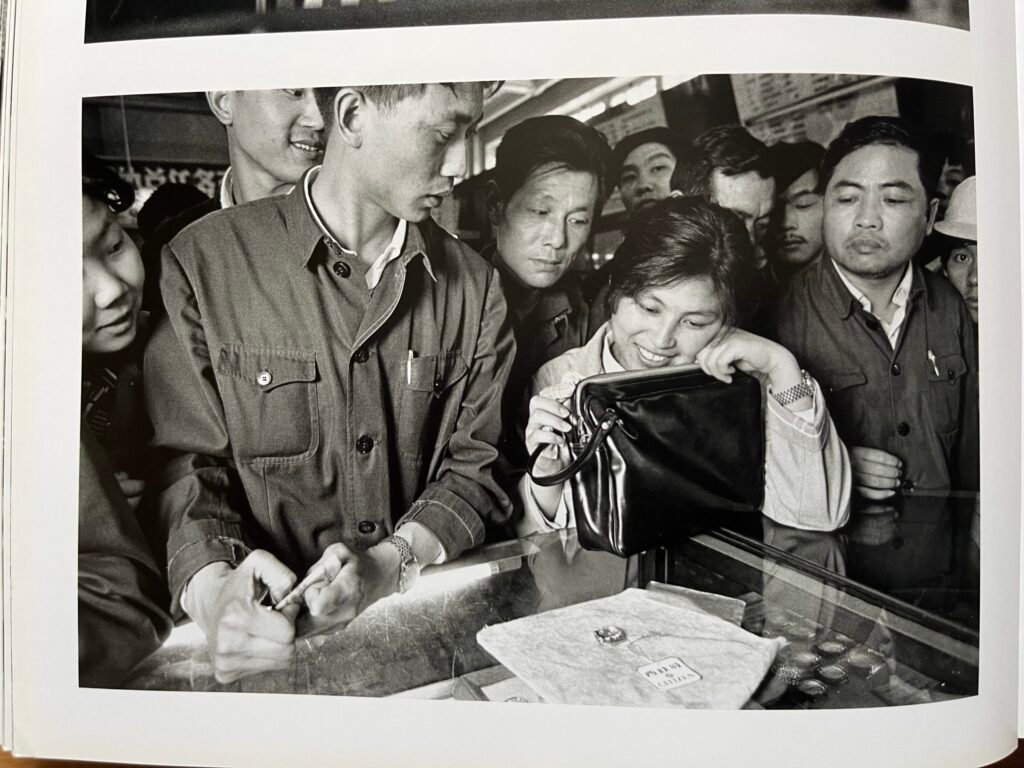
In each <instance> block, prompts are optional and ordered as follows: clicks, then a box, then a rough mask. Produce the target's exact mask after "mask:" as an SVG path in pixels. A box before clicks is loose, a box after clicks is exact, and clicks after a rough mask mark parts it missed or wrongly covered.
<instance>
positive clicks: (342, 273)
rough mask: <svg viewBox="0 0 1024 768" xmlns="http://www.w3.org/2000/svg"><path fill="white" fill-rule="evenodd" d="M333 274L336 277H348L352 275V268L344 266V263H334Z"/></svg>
mask: <svg viewBox="0 0 1024 768" xmlns="http://www.w3.org/2000/svg"><path fill="white" fill-rule="evenodd" d="M333 269H334V274H336V275H337V276H338V277H348V276H349V275H351V274H352V267H350V266H349V265H348V264H346V263H345V262H344V261H336V262H334V267H333Z"/></svg>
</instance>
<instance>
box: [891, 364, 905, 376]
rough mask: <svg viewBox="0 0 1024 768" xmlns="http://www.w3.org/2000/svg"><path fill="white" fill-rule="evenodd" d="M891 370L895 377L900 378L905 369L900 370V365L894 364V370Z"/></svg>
mask: <svg viewBox="0 0 1024 768" xmlns="http://www.w3.org/2000/svg"><path fill="white" fill-rule="evenodd" d="M890 370H892V375H893V376H899V375H900V374H901V373H903V369H902V368H900V364H899V363H893V364H892V368H891V369H890Z"/></svg>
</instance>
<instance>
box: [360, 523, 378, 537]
mask: <svg viewBox="0 0 1024 768" xmlns="http://www.w3.org/2000/svg"><path fill="white" fill-rule="evenodd" d="M376 530H377V524H376V523H375V522H373V521H372V520H362V521H360V523H359V532H360V533H367V534H369V533H373V532H374V531H376Z"/></svg>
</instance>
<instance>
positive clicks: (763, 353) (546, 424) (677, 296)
mask: <svg viewBox="0 0 1024 768" xmlns="http://www.w3.org/2000/svg"><path fill="white" fill-rule="evenodd" d="M609 270H610V272H611V274H610V275H609V293H608V309H609V311H610V314H611V317H610V319H609V321H608V322H607V323H606V324H605V325H603V326H602V327H601V328H599V329H598V330H597V333H596V334H595V335H594V337H593V338H592V339H591V340H590V341H589V342H587V344H586V345H585V346H583V347H579V348H578V349H573V350H569V351H568V352H566V353H565V354H563V355H561V356H559V357H557V358H555V359H554V360H552V361H551V362H549V363H547V364H546V365H544V366H543V367H542V368H541V369H540V370H539V371H538V372H537V374H536V376H535V377H534V380H533V392H534V397H533V398H531V400H530V415H529V422H528V424H527V426H526V430H525V438H526V450H527V453H529V454H532V453H533V452H534V451H535V450H537V449H538V448H540V447H543V446H548V447H547V449H546V450H545V451H544V452H542V454H541V457H540V459H539V460H538V461H537V463H536V466H535V470H536V472H535V474H536V475H537V476H545V475H551V474H555V473H557V472H559V471H561V470H562V469H564V468H565V466H567V464H568V459H569V453H568V446H567V442H566V437H565V434H566V433H567V432H568V431H569V429H570V424H569V420H568V419H569V409H568V408H567V407H566V404H565V403H566V401H567V399H568V398H569V396H570V395H571V394H572V392H573V389H574V387H575V385H576V384H577V383H578V382H579V381H580V380H581V379H583V378H586V377H588V376H593V375H596V374H599V373H613V372H618V371H624V370H643V369H656V368H665V367H668V366H671V365H683V364H693V363H696V364H697V365H699V366H700V368H701V369H702V370H703V371H704V372H705V373H707V374H709V375H711V376H714V377H715V378H717V379H720V380H722V381H726V382H729V381H731V380H732V377H733V374H734V373H735V372H736V371H743V372H744V373H749V374H753V375H754V376H756V377H757V378H758V379H759V380H760V381H761V385H762V389H763V395H764V396H763V398H762V399H763V401H764V403H765V408H764V414H765V436H766V437H765V440H766V451H765V456H766V467H765V497H764V498H765V501H764V507H763V510H762V511H763V512H764V514H765V515H767V516H768V517H769V518H771V519H774V520H777V521H779V522H784V524H786V525H790V526H793V527H796V528H809V529H822V530H832V529H834V528H836V527H839V526H841V525H843V524H844V523H845V522H846V519H847V516H848V514H849V503H850V485H851V481H850V463H849V458H848V456H847V453H846V449H845V447H843V445H842V443H841V441H840V440H839V439H838V437H837V435H836V433H835V429H834V427H833V426H832V422H831V419H830V418H829V415H828V412H827V410H826V408H825V404H824V400H823V398H822V394H821V392H820V390H819V389H818V386H817V384H816V383H815V381H814V379H812V378H811V377H810V376H809V375H808V374H807V373H806V372H804V371H802V370H801V369H800V366H799V365H798V364H797V361H796V358H795V357H794V356H793V355H792V354H791V353H790V352H789V351H788V350H787V349H786V348H785V347H783V346H781V345H780V344H777V343H775V342H773V341H769V340H768V339H764V338H761V337H760V336H755V335H754V334H752V333H748V332H746V331H743V330H741V329H740V328H738V327H737V326H736V323H737V321H738V320H739V319H741V318H742V316H743V315H744V314H746V311H747V310H749V309H750V306H749V305H748V302H747V301H746V292H747V286H748V284H749V280H750V278H749V276H750V274H751V273H752V271H753V247H752V245H751V243H750V240H749V238H748V237H747V233H746V230H745V228H744V226H743V224H742V222H741V221H740V219H739V218H738V217H737V216H736V215H735V214H733V213H731V212H730V211H727V210H725V209H724V208H721V207H719V206H717V205H714V204H711V203H707V202H704V201H702V200H699V199H696V198H669V199H667V200H663V201H661V202H659V203H656V204H654V205H651V206H649V207H648V208H645V209H644V210H642V211H641V212H640V213H639V214H637V215H636V216H635V217H634V218H633V220H632V221H631V222H630V225H629V228H628V229H627V231H626V237H625V240H624V241H623V243H622V245H621V246H620V247H619V249H618V251H617V252H616V254H615V259H614V260H613V261H612V263H611V266H610V267H609ZM519 489H520V494H521V496H522V499H523V505H524V508H525V511H526V514H525V516H524V519H523V521H522V524H521V530H520V533H526V532H528V531H533V530H550V529H552V528H564V527H567V526H573V525H574V524H575V521H574V520H573V517H572V515H571V514H570V512H569V507H570V504H571V499H570V495H569V494H567V493H566V492H565V490H566V489H565V488H559V487H557V486H553V487H542V486H540V485H538V484H536V483H534V482H533V480H532V479H531V478H530V477H529V476H526V477H524V478H523V479H522V481H521V482H520V484H519ZM811 498H813V501H811Z"/></svg>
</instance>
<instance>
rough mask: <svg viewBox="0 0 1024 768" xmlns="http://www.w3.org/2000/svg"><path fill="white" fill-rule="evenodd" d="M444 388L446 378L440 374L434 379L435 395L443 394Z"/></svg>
mask: <svg viewBox="0 0 1024 768" xmlns="http://www.w3.org/2000/svg"><path fill="white" fill-rule="evenodd" d="M443 389H444V379H442V378H441V377H440V376H438V377H437V378H436V379H434V394H435V395H439V394H441V391H442V390H443Z"/></svg>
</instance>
